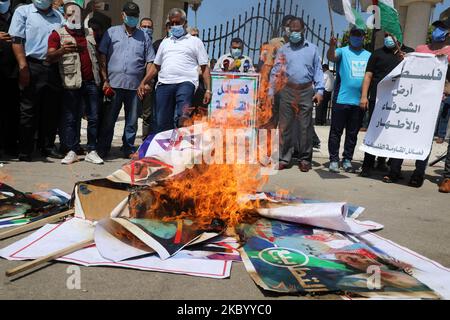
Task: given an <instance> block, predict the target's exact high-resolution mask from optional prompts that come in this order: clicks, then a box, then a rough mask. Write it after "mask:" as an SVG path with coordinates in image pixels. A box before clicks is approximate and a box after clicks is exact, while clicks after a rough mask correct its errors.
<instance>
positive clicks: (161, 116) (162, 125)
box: [155, 82, 195, 133]
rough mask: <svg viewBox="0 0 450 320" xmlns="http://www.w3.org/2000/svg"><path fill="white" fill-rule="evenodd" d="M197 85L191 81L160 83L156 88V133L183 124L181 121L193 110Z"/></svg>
mask: <svg viewBox="0 0 450 320" xmlns="http://www.w3.org/2000/svg"><path fill="white" fill-rule="evenodd" d="M194 93H195V86H194V84H193V83H191V82H182V83H178V84H159V85H158V87H157V89H156V105H155V113H156V114H155V118H156V128H155V131H156V133H160V132H163V131H168V130H172V129H174V128H177V127H179V126H181V123H180V121H181V120H182V119H183V118H188V117H189V115H190V112H191V110H190V109H191V106H192V99H193V97H194Z"/></svg>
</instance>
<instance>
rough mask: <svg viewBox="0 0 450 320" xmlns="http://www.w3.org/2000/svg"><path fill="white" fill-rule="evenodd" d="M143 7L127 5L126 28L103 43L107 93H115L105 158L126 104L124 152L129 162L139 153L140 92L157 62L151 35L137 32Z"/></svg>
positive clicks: (104, 132) (102, 142) (103, 143)
mask: <svg viewBox="0 0 450 320" xmlns="http://www.w3.org/2000/svg"><path fill="white" fill-rule="evenodd" d="M139 13H140V11H139V6H138V5H137V4H135V3H134V2H127V3H126V4H125V5H124V7H123V12H122V19H123V22H124V24H122V25H119V26H114V27H111V28H109V29H108V31H107V32H106V33H105V34H104V36H103V39H102V41H101V43H100V47H99V51H100V54H101V55H100V70H101V73H102V77H103V79H104V85H103V90H104V91H105V92H108V91H109V92H111V90H112V92H113V94H114V96H113V97H112V101H111V107H110V108H108V109H106V110H105V113H104V115H103V121H102V125H101V129H100V137H99V142H98V152H99V155H100V157H102V158H104V157H105V156H106V155H107V154H108V152H109V151H110V149H111V143H112V140H113V136H114V127H115V124H116V121H117V117H118V116H119V113H120V110H121V109H122V104H123V105H124V106H125V130H124V134H123V137H122V142H123V146H122V151H123V153H124V157H125V158H129V157H130V156H131V155H132V154H133V153H134V152H135V151H136V149H135V146H134V142H135V140H136V133H137V120H138V116H139V113H138V96H137V89H138V88H139V85H140V83H141V81H142V79H143V78H144V76H145V74H146V72H147V73H148V72H149V70H150V67H151V65H152V62H153V60H154V58H155V52H154V50H153V46H152V41H151V39H150V37H149V35H148V33H147V32H144V31H142V30H141V29H139V28H137V26H138V24H139Z"/></svg>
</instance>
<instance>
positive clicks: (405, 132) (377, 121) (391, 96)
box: [360, 53, 448, 160]
mask: <svg viewBox="0 0 450 320" xmlns="http://www.w3.org/2000/svg"><path fill="white" fill-rule="evenodd" d="M447 68H448V61H447V57H446V56H441V57H437V56H435V55H432V54H424V53H410V54H408V55H406V57H405V59H404V60H403V61H402V62H401V63H400V64H399V65H398V66H397V67H396V68H395V69H394V70H393V71H392V72H391V73H390V74H389V75H387V76H386V78H384V79H383V80H382V81H381V82H380V84H379V85H378V92H377V100H376V105H375V110H374V113H373V115H372V120H371V122H370V125H369V129H368V131H367V135H366V138H365V139H364V144H363V145H362V146H361V148H360V149H361V150H362V151H365V152H367V153H370V154H373V155H376V156H381V157H388V158H397V159H410V160H425V159H426V158H427V157H428V155H429V154H430V151H431V146H432V143H433V136H434V131H435V126H436V121H437V118H438V115H439V108H440V105H441V102H442V94H443V92H444V85H445V77H446V74H447Z"/></svg>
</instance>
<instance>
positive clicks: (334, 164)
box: [329, 161, 341, 173]
mask: <svg viewBox="0 0 450 320" xmlns="http://www.w3.org/2000/svg"><path fill="white" fill-rule="evenodd" d="M329 169H330V172H333V173H340V172H341V171H340V170H339V162H335V161H333V162H331V163H330V167H329Z"/></svg>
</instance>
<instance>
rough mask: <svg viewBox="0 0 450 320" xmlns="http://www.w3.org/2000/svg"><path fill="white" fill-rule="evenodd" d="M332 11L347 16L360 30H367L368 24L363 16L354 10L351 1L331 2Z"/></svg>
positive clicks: (336, 0)
mask: <svg viewBox="0 0 450 320" xmlns="http://www.w3.org/2000/svg"><path fill="white" fill-rule="evenodd" d="M329 4H330V7H331V10H333V11H334V12H336V13H337V14H340V15H342V16H345V19H347V21H348V22H349V23H351V24H353V25H355V26H357V27H358V28H360V29H363V30H366V28H367V27H366V22H365V21H364V19H363V17H362V16H361V14H360V13H359V12H358V10H356V9H355V8H353V6H352V1H351V0H329Z"/></svg>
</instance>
